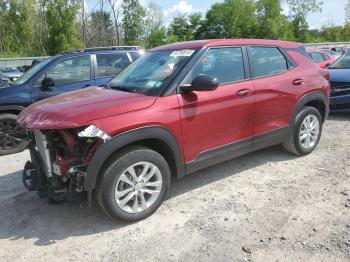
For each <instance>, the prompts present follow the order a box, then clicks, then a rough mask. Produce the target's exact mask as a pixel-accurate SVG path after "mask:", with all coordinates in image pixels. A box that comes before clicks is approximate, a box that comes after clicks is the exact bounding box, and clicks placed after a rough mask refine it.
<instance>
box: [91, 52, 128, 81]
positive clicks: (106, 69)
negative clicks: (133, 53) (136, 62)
mask: <svg viewBox="0 0 350 262" xmlns="http://www.w3.org/2000/svg"><path fill="white" fill-rule="evenodd" d="M96 60H97V73H96V75H97V77H104V76H114V75H117V74H118V73H119V72H121V71H122V70H123V69H124V68H126V67H127V66H128V65H130V64H131V61H130V59H129V57H128V55H127V53H115V54H97V55H96Z"/></svg>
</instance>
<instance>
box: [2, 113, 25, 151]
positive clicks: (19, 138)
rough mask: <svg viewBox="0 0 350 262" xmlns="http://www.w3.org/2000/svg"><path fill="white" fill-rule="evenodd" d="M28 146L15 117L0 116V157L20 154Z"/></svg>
mask: <svg viewBox="0 0 350 262" xmlns="http://www.w3.org/2000/svg"><path fill="white" fill-rule="evenodd" d="M28 144H29V141H28V138H27V135H26V133H25V130H24V129H23V128H22V127H20V126H19V125H18V124H17V115H15V114H0V156H4V155H10V154H15V153H19V152H22V151H23V150H24V149H26V148H27V146H28Z"/></svg>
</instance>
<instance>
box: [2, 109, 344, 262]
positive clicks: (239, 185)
mask: <svg viewBox="0 0 350 262" xmlns="http://www.w3.org/2000/svg"><path fill="white" fill-rule="evenodd" d="M28 157H29V156H28V153H27V152H24V153H21V154H17V155H12V156H5V157H0V258H1V259H0V260H1V261H82V260H84V261H194V260H196V261H214V260H215V261H350V164H349V163H350V116H346V115H341V116H332V117H330V120H328V121H327V123H326V126H325V129H324V133H323V137H322V139H321V142H320V145H319V147H318V148H317V150H316V151H315V152H314V153H312V154H311V155H309V156H306V157H301V158H298V157H294V156H293V155H290V154H288V153H286V152H285V151H283V149H281V148H280V147H278V146H277V147H272V148H268V149H264V150H260V151H258V152H255V153H252V154H249V155H246V156H243V157H240V158H237V159H234V160H231V161H228V162H225V163H222V164H220V165H216V166H213V167H210V168H208V169H205V170H203V171H200V172H198V173H196V174H193V175H191V176H188V177H186V178H184V179H182V180H179V181H176V182H175V183H174V184H173V185H172V189H171V194H170V196H169V198H168V200H167V201H166V202H165V203H164V204H163V205H162V206H161V208H160V209H159V210H158V211H157V212H156V213H155V214H154V215H153V216H151V217H149V218H148V219H146V220H144V221H141V222H138V223H134V224H126V223H121V222H115V221H111V220H110V219H108V218H107V217H106V216H105V215H104V214H103V213H102V211H101V210H100V209H99V208H98V207H97V206H96V205H94V206H93V207H92V208H91V209H89V208H88V207H87V203H86V201H85V200H81V201H77V202H72V203H65V204H61V205H48V204H47V203H46V202H45V201H44V200H40V199H39V198H38V197H37V195H36V194H35V193H32V192H27V191H26V190H25V189H24V188H23V186H22V184H21V176H20V175H21V168H22V167H23V165H24V163H25V161H26V160H28Z"/></svg>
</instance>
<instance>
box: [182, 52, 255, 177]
mask: <svg viewBox="0 0 350 262" xmlns="http://www.w3.org/2000/svg"><path fill="white" fill-rule="evenodd" d="M246 66H248V65H247V56H246V51H245V49H244V48H242V47H218V48H210V49H209V50H207V52H206V53H205V54H204V55H203V56H202V57H201V59H200V60H199V61H198V63H197V64H196V65H195V66H194V68H193V69H192V70H191V72H190V73H189V75H188V76H187V78H186V79H185V81H184V83H183V84H185V85H186V84H190V83H191V82H192V80H193V79H194V78H195V77H196V76H197V75H199V74H204V75H209V76H212V77H216V78H217V79H218V80H219V82H220V85H219V87H218V88H217V89H216V90H214V91H205V92H203V91H202V92H197V91H196V92H191V93H182V94H179V95H178V98H179V105H180V115H181V124H182V133H183V148H184V155H185V161H186V162H190V161H192V163H195V164H194V165H192V167H191V170H188V171H189V172H192V171H195V170H197V169H199V166H201V167H203V165H204V166H208V165H210V164H212V162H210V161H212V160H214V161H215V159H216V158H220V157H227V158H232V157H234V153H233V151H231V149H233V150H234V149H236V151H240V152H241V153H245V152H248V151H249V149H250V146H251V136H252V124H253V102H254V100H253V82H252V81H251V80H249V76H248V72H247V71H248V70H247V68H246ZM236 142H237V143H236ZM225 150H226V151H225ZM224 151H225V152H224ZM222 153H224V154H222ZM207 159H208V161H207ZM222 160H223V159H222V158H221V159H220V160H219V161H222Z"/></svg>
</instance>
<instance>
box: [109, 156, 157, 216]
mask: <svg viewBox="0 0 350 262" xmlns="http://www.w3.org/2000/svg"><path fill="white" fill-rule="evenodd" d="M161 189H162V175H161V173H160V170H159V168H158V167H157V166H156V165H154V164H152V163H150V162H138V163H136V164H133V165H131V166H129V167H128V168H127V169H126V170H125V171H124V172H123V173H122V174H121V176H120V177H119V179H118V181H117V184H116V188H115V200H116V202H117V205H118V206H119V208H120V209H122V210H123V211H124V212H126V213H132V214H135V213H139V212H142V211H144V210H145V209H147V208H149V207H150V206H152V205H153V204H154V203H155V202H156V200H157V199H158V197H159V195H160V192H161Z"/></svg>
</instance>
